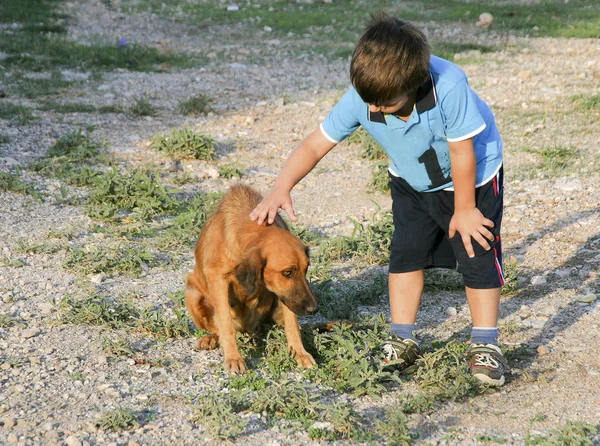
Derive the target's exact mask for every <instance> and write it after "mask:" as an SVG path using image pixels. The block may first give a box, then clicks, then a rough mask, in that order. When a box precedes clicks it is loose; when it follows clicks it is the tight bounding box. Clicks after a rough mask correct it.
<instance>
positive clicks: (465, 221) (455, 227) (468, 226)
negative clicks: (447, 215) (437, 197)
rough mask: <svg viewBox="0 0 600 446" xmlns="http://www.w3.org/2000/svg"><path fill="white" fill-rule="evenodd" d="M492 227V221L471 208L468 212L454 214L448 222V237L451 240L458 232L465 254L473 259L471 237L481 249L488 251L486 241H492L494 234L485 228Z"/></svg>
mask: <svg viewBox="0 0 600 446" xmlns="http://www.w3.org/2000/svg"><path fill="white" fill-rule="evenodd" d="M486 226H487V227H486ZM493 227H494V222H493V221H492V220H488V219H487V218H485V217H484V216H483V214H482V213H481V211H480V210H479V209H477V208H473V209H471V210H468V211H459V212H455V213H454V215H453V216H452V219H451V220H450V226H449V227H448V236H449V237H450V238H452V237H454V234H456V232H459V233H460V236H461V238H462V241H463V244H464V245H465V250H466V251H467V254H468V255H469V257H475V251H474V250H473V245H472V243H471V237H473V238H474V239H475V241H476V242H477V243H479V244H480V245H481V247H482V248H484V249H485V250H486V251H489V250H490V244H489V243H488V241H487V240H491V241H493V240H494V234H492V233H491V232H490V231H489V230H488V229H487V228H493ZM486 239H487V240H486Z"/></svg>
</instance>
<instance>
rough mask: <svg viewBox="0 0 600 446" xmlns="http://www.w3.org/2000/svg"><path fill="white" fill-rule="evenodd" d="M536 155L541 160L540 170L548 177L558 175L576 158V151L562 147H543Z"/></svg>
mask: <svg viewBox="0 0 600 446" xmlns="http://www.w3.org/2000/svg"><path fill="white" fill-rule="evenodd" d="M537 154H538V155H539V156H540V157H541V158H542V162H541V163H540V169H542V170H543V171H545V172H547V173H548V175H552V174H554V173H558V174H560V173H561V172H563V171H564V170H565V169H567V168H568V167H570V166H571V164H572V163H573V161H574V160H575V159H576V158H577V151H575V150H572V149H569V148H567V147H563V146H554V147H543V148H542V149H541V150H539V151H537Z"/></svg>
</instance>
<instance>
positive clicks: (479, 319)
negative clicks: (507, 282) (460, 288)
mask: <svg viewBox="0 0 600 446" xmlns="http://www.w3.org/2000/svg"><path fill="white" fill-rule="evenodd" d="M465 291H466V294H467V302H468V303H469V310H470V312H471V319H472V320H473V327H495V326H496V325H498V311H499V308H500V291H501V288H489V289H476V288H469V287H465Z"/></svg>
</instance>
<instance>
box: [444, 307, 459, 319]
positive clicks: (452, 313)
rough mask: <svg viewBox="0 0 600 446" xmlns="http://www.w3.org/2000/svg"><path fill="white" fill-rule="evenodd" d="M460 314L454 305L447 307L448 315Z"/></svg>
mask: <svg viewBox="0 0 600 446" xmlns="http://www.w3.org/2000/svg"><path fill="white" fill-rule="evenodd" d="M457 314H458V311H456V308H454V307H448V308H446V316H448V317H454V316H456V315H457Z"/></svg>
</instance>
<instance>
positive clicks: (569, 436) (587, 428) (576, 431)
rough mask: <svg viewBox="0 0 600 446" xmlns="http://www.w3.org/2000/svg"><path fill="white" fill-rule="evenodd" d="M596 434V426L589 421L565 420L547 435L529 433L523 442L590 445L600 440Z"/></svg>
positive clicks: (553, 444)
mask: <svg viewBox="0 0 600 446" xmlns="http://www.w3.org/2000/svg"><path fill="white" fill-rule="evenodd" d="M597 434H598V427H597V426H592V425H591V424H589V423H582V422H574V421H567V422H566V423H565V425H564V426H562V427H560V428H557V429H553V430H551V431H550V433H549V434H548V435H530V436H529V437H527V438H526V439H525V444H526V445H544V446H546V445H547V446H559V445H578V446H592V445H594V444H597V443H596V441H598V440H600V438H599V436H598V435H597Z"/></svg>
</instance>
